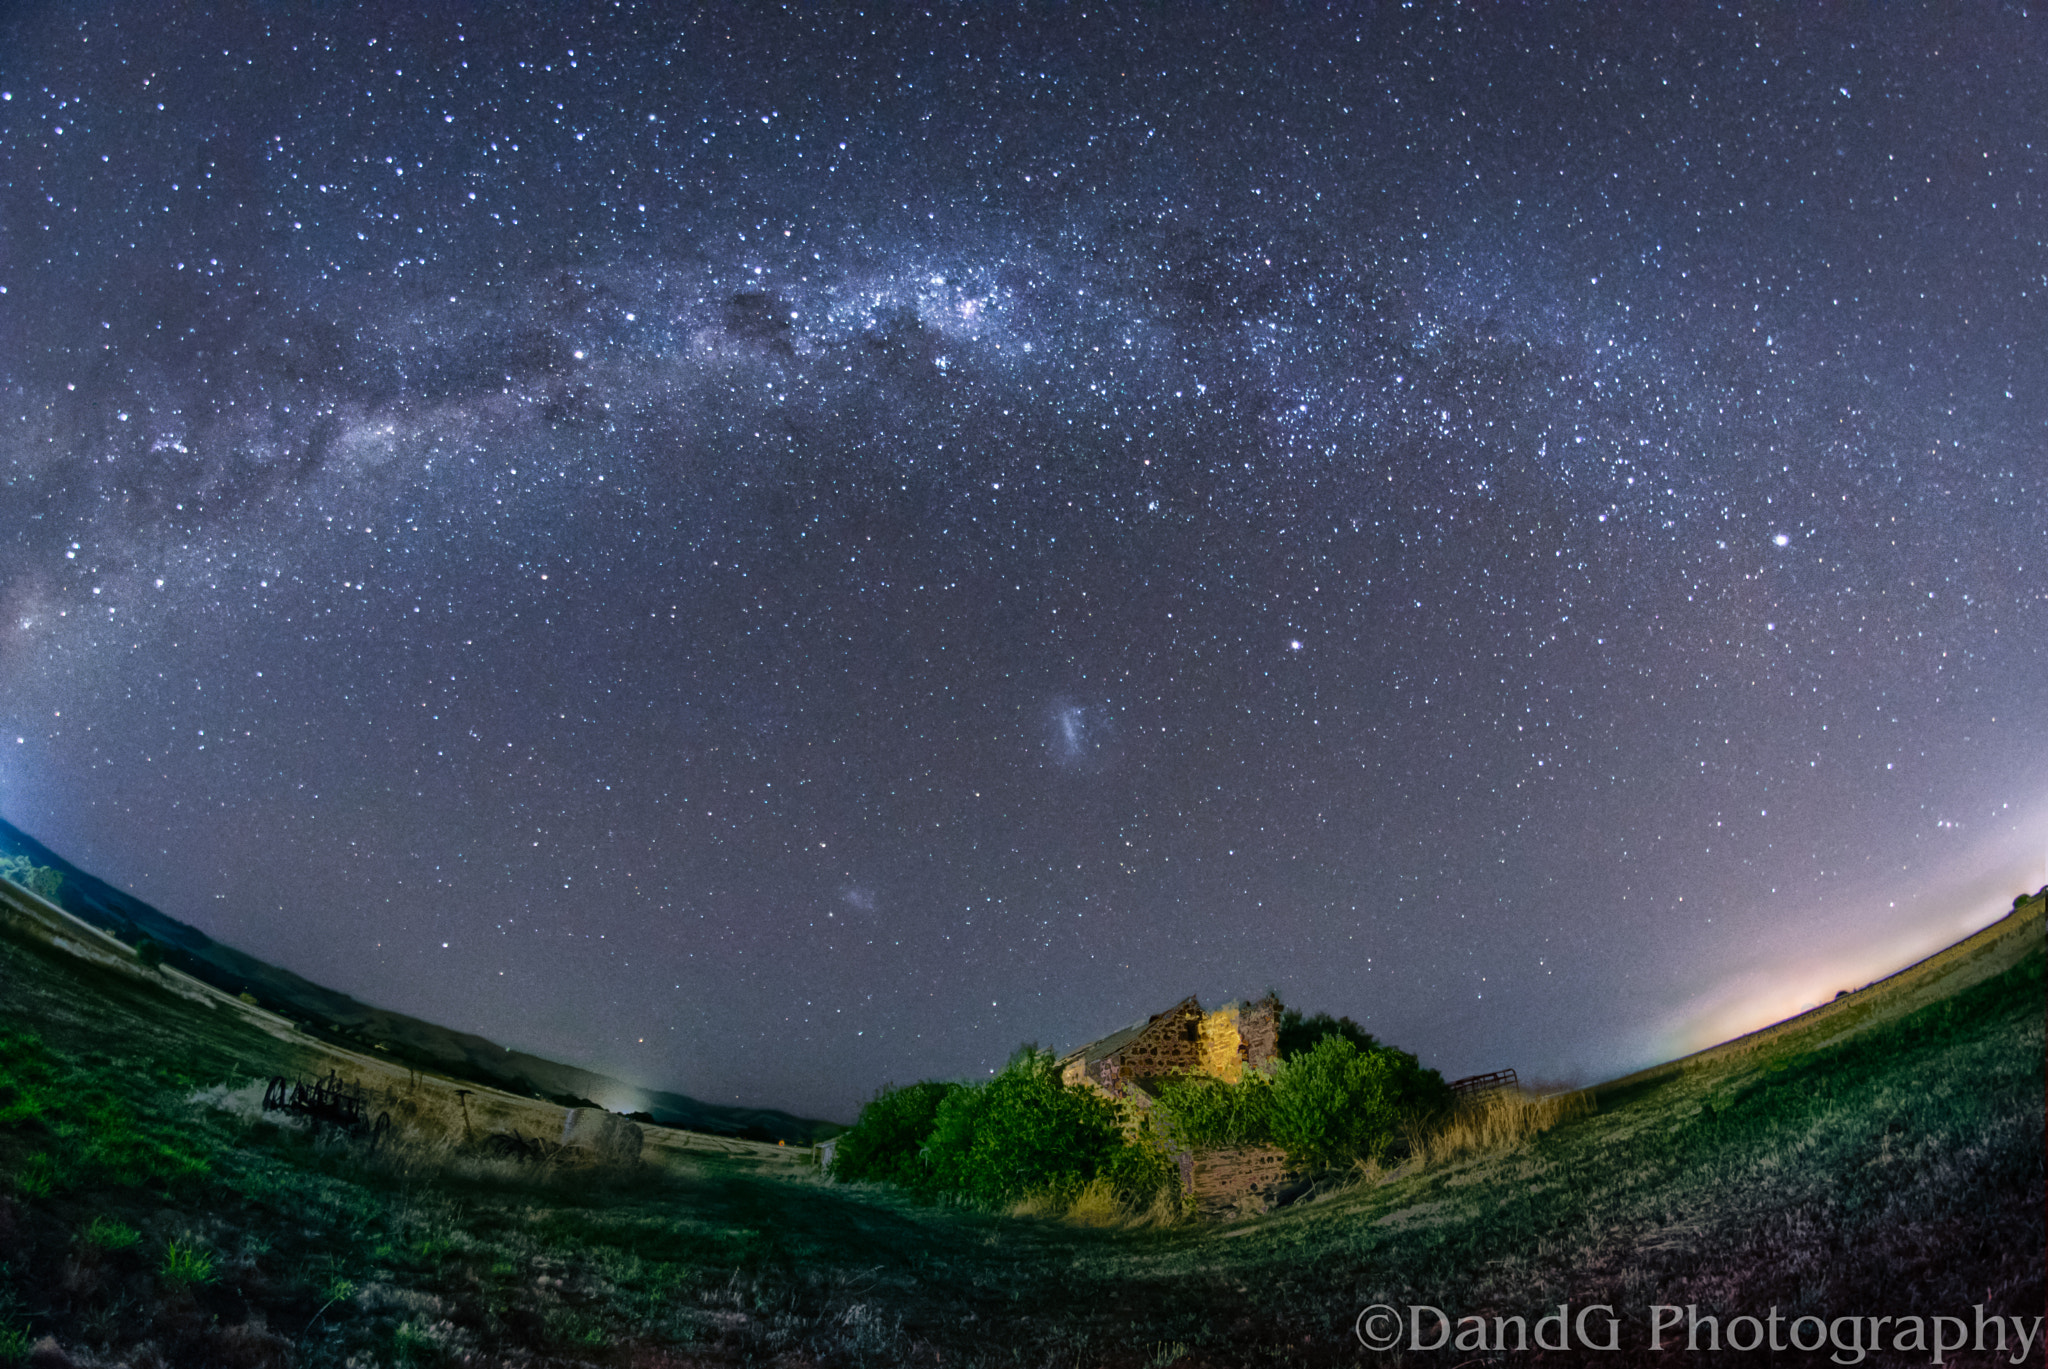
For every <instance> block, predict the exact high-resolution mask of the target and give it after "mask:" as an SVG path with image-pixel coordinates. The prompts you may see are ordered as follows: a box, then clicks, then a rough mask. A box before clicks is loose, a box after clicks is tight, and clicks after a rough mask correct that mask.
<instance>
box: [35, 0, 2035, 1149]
mask: <svg viewBox="0 0 2048 1369" xmlns="http://www.w3.org/2000/svg"><path fill="white" fill-rule="evenodd" d="M2043 34H2044V28H2043V21H2042V20H2041V19H2040V18H2039V17H2038V16H2035V15H2032V14H2030V13H2028V12H2027V11H2024V10H2020V9H1996V8H1992V7H1983V8H1978V9H1970V10H1959V11H1954V12H1951V13H1949V14H1947V15H1944V16H1931V15H1922V14H1917V13H1903V14H1901V13H1888V14H1886V15H1884V16H1882V18H1881V19H1876V18H1873V19H1871V20H1868V21H1865V20H1861V19H1855V18H1847V17H1842V16H1835V15H1819V14H1804V13H1802V14H1787V13H1781V12H1775V11H1769V10H1766V11H1762V12H1760V13H1759V14H1748V13H1744V12H1739V11H1732V10H1717V11H1712V12H1706V11H1702V12H1701V13H1699V14H1698V15H1692V16H1683V17H1681V18H1680V19H1679V20H1678V21H1676V22H1674V21H1673V19H1672V18H1671V17H1670V16H1668V15H1664V16H1659V15H1648V14H1641V13H1636V12H1633V11H1627V10H1597V11H1596V10H1584V9H1566V8H1563V7H1551V8H1538V9H1534V10H1528V11H1517V12H1514V13H1493V12H1489V11H1473V12H1466V11H1455V10H1446V11H1442V12H1436V13H1426V12H1423V11H1421V10H1417V9H1409V8H1399V7H1393V6H1383V7H1368V6H1357V7H1338V8H1337V9H1335V10H1317V11H1310V10H1307V9H1300V10H1294V9H1281V10H1276V11H1273V12H1271V13H1262V15H1261V16H1260V17H1258V18H1253V17H1251V16H1250V15H1248V14H1247V15H1234V14H1232V13H1229V12H1226V11H1223V10H1221V9H1220V8H1219V9H1217V10H1215V11H1213V12H1209V11H1197V12H1191V13H1185V14H1181V13H1175V12H1173V11H1172V10H1170V9H1163V10H1147V11H1143V12H1140V11H1138V10H1136V9H1135V8H1131V9H1124V8H1119V7H1099V8H1089V9H1086V10H1082V9H1076V8H1073V7H1063V8H1052V7H1034V6H1025V7H1023V8H1021V9H1016V10H1002V11H1000V12H998V11H997V10H994V9H990V8H986V7H980V6H957V5H934V6H932V7H930V8H929V9H926V8H923V7H919V6H910V7H895V6H888V7H880V8H877V9H875V10H872V11H870V12H866V13H854V12H852V11H841V10H838V9H834V8H830V7H828V8H825V9H822V10H817V11H812V10H804V9H790V10H777V11H773V12H757V11H756V9H755V8H754V7H737V6H735V7H725V8H721V7H707V8H703V9H699V10H696V11H693V12H691V13H690V14H687V15H685V14H681V13H678V12H673V11H671V10H669V9H667V8H665V7H645V8H639V7H633V6H610V7H604V8H591V9H588V10H585V11H582V12H569V11H556V10H541V9H532V10H516V9H505V10H502V11H496V12H490V11H485V12H475V13H468V14H465V15H462V16H459V17H458V16H456V15H455V14H453V13H452V12H451V13H450V14H446V15H444V14H441V13H438V12H437V13H432V14H428V15H426V16H421V15H417V14H411V13H402V12H400V11H397V10H395V9H389V8H385V7H376V6H373V7H365V8H361V9H358V10H356V11H353V12H346V13H344V12H337V11H332V10H327V9H279V8H276V7H241V6H234V5H227V6H220V7H216V8H212V9H208V10H197V9H195V10H189V11H177V12H171V13H163V12H155V11H151V12H145V11H143V10H141V9H138V8H136V7H132V6H125V5H105V6H100V7H78V6H44V7H32V8H29V9H26V10H24V11H17V12H16V14H15V17H14V18H13V19H12V20H10V21H8V23H7V25H6V28H5V30H4V32H0V97H4V98H0V287H4V291H5V293H4V294H0V480H4V485H0V728H4V729H5V731H4V742H5V745H4V747H0V751H4V754H0V810H4V811H5V813H6V815H7V816H8V817H9V818H10V819H12V820H13V821H15V822H17V823H19V824H21V825H22V826H23V827H25V828H27V829H28V830H30V831H32V832H34V833H35V834H36V835H37V836H38V837H40V838H41V839H42V840H44V841H46V842H48V843H49V844H51V845H52V846H54V847H56V848H57V849H59V850H61V851H63V852H65V853H66V854H67V855H68V856H70V857H71V858H72V859H74V860H76V861H78V862H79V863H80V864H83V865H85V866H87V867H88V868H92V869H94V870H96V871H97V872H99V873H100V874H102V875H103V876H105V877H107V878H108V879H110V880H113V881H114V882H116V883H119V884H122V885H124V886H126V887H128V888H130V889H132V890H134V891H135V892H136V893H138V894H140V895H141V896H143V897H145V898H148V899H150V900H151V901H152V902H155V903H156V904H158V905H159V906H160V907H162V908H163V909H164V910H165V911H167V912H169V913H171V914H172V915H173V916H177V917H181V918H184V919H186V920H188V921H190V922H192V923H194V924H195V925H197V926H199V927H201V928H202V929H203V930H205V931H207V932H209V933H210V934H212V935H214V936H216V937H218V938H221V939H223V940H226V941H228V942H230V943H232V944H234V945H237V946H239V947H241V948H243V949H245V950H247V951H249V952H251V953H252V954H256V955H258V956H261V957H263V958H265V959H268V960H271V961H273V962H275V963H278V964H281V965H284V966H286V967H288V968H291V969H293V970H296V971H298V972H300V973H302V974H305V975H307V976H308V977H310V978H313V979H315V980H318V981H320V982H323V983H327V984H330V985H332V986H333V987H336V988H339V989H343V990H346V991H348V992H350V993H353V994H356V995H357V996H358V997H361V998H364V999H366V1000H368V1001H371V1002H375V1003H378V1004H381V1005H385V1006H389V1007H393V1008H397V1009H400V1010H403V1011H408V1012H412V1013H416V1014H419V1015H422V1016H425V1017H429V1018H432V1019H434V1020H437V1021H441V1022H444V1023H446V1024H447V1025H449V1026H453V1027H457V1028H460V1029H464V1030H471V1031H477V1032H481V1033H484V1034H486V1035H489V1036H491V1037H493V1038H494V1039H497V1040H500V1041H503V1042H505V1043H507V1044H510V1045H515V1046H519V1047H522V1048H527V1049H532V1050H536V1051H539V1052H541V1053H543V1054H548V1055H551V1056H554V1057H556V1058H560V1059H564V1060H567V1061H570V1062H573V1063H578V1064H585V1065H590V1066H593V1067H596V1068H600V1069H605V1070H608V1071H611V1072H613V1073H616V1074H618V1075H620V1076H621V1077H622V1078H626V1079H629V1080H631V1081H633V1082H636V1083H640V1084H645V1085H648V1086H652V1087H663V1088H674V1089H677V1090H679V1091H682V1092H687V1093H692V1094H696V1095H698V1096H701V1097H704V1098H707V1099H711V1100H714V1101H733V1100H735V1099H740V1100H744V1101H746V1102H749V1103H758V1104H763V1105H772V1106H783V1107H788V1108H792V1109H794V1110H798V1111H804V1112H809V1113H812V1114H816V1115H829V1116H834V1117H840V1118H848V1117H850V1116H851V1114H852V1112H853V1110H854V1108H855V1107H856V1106H857V1104H858V1102H859V1101H860V1100H861V1099H862V1098H863V1097H865V1096H867V1095H868V1094H869V1093H871V1092H872V1091H873V1089H874V1088H875V1087H876V1086H877V1085H879V1084H881V1083H882V1082H884V1081H886V1080H895V1081H899V1082H903V1081H908V1080H910V1079H913V1078H921V1077H932V1076H940V1077H943V1076H957V1075H961V1074H971V1073H981V1072H984V1071H985V1070H986V1069H987V1068H989V1067H990V1066H991V1065H994V1064H997V1063H1000V1061H1001V1060H1002V1059H1003V1058H1004V1057H1005V1056H1007V1055H1008V1054H1009V1052H1010V1050H1011V1049H1012V1048H1013V1047H1014V1046H1015V1045H1016V1044H1017V1043H1018V1042H1019V1041H1021V1040H1026V1039H1031V1040H1036V1041H1039V1042H1041V1043H1043V1044H1045V1045H1048V1046H1053V1047H1062V1048H1063V1047H1065V1046H1068V1045H1072V1044H1077V1043H1078V1042H1080V1041H1083V1040H1086V1039H1089V1038H1091V1037H1093V1036H1097V1035H1100V1034H1102V1033H1103V1032H1105V1031H1108V1030H1109V1029H1111V1028H1113V1027H1116V1026H1119V1025H1121V1024H1123V1023H1124V1022H1127V1021H1129V1020H1131V1019H1133V1018H1135V1017H1140V1016H1143V1015H1146V1014H1148V1013H1151V1012H1154V1011H1157V1010H1159V1009H1160V1008H1162V1007H1165V1006H1167V1005H1168V1004H1170V1003H1172V1002H1173V1001H1176V1000H1177V999H1179V998H1180V997H1182V996H1184V995H1185V994H1187V993H1189V992H1199V993H1200V994H1201V995H1202V996H1203V999H1204V1002H1205V1003H1209V1002H1211V1001H1212V1000H1214V1001H1215V1002H1220V1001H1222V1000H1224V999H1226V998H1230V997H1234V996H1240V995H1245V994H1256V993H1259V992H1262V991H1264V990H1265V989H1267V988H1268V987H1271V988H1275V989H1277V990H1278V991H1279V992H1280V993H1281V995H1282V997H1283V998H1285V999H1286V1000H1287V1001H1288V1002H1290V1003H1294V1004H1298V1005H1300V1006H1303V1007H1305V1008H1308V1009H1311V1010H1313V1009H1317V1008H1327V1009H1329V1010H1331V1011H1334V1012H1340V1013H1348V1014H1349V1015H1351V1016H1353V1017H1355V1018H1358V1019H1359V1020H1360V1021H1363V1022H1365V1023H1366V1024H1367V1025H1368V1026H1369V1027H1370V1028H1371V1029H1372V1030H1374V1031H1376V1032H1378V1033H1379V1034H1381V1035H1382V1036H1383V1037H1385V1038H1386V1039H1388V1040H1391V1041H1393V1042H1395V1043H1397V1044H1400V1045H1402V1046H1404V1047H1406V1048H1409V1049H1412V1050H1415V1051H1417V1052H1418V1053H1420V1054H1421V1056H1422V1057H1423V1059H1424V1062H1425V1063H1427V1064H1433V1065H1437V1066H1439V1067H1441V1068H1442V1069H1444V1070H1445V1071H1446V1073H1447V1074H1449V1075H1457V1074H1463V1073H1470V1072H1474V1071H1479V1070H1487V1069H1493V1068H1499V1067H1503V1066H1514V1067H1516V1068H1518V1069H1519V1070H1520V1071H1521V1072H1522V1074H1523V1076H1524V1077H1525V1078H1529V1077H1532V1076H1550V1077H1580V1078H1585V1077H1591V1076H1594V1075H1599V1074H1603V1073H1608V1072H1614V1071H1618V1070H1621V1069H1625V1068H1629V1067H1632V1066H1635V1065H1640V1064H1644V1063H1648V1062H1650V1061H1651V1060H1653V1059H1658V1058H1663V1057H1665V1056H1668V1055H1669V1054H1671V1053H1673V1052H1675V1051H1677V1050H1679V1049H1683V1048H1686V1047H1687V1046H1690V1045H1697V1044H1703V1043H1704V1041H1705V1039H1707V1038H1708V1037H1710V1036H1712V1035H1713V1033H1714V1032H1716V1031H1719V1032H1720V1034H1722V1035H1725V1034H1727V1032H1728V1031H1732V1030H1735V1029H1738V1028H1739V1027H1743V1026H1750V1025H1757V1024H1758V1023H1759V1022H1760V1021H1762V1020H1767V1018H1768V1017H1770V1016H1776V1015H1782V1014H1783V1013H1784V1012H1789V1011H1792V1010H1795V1009H1796V1008H1798V1007H1800V1006H1803V1005H1804V1004H1805V1003H1809V1002H1814V1001H1819V1000H1820V999H1824V998H1826V997H1831V996H1832V994H1833V992H1834V991H1835V990H1836V989H1838V988H1852V987H1856V986H1857V985H1860V984H1862V983H1864V982H1867V981H1868V980H1869V979H1871V978H1874V977H1876V975H1878V974H1880V973H1883V972H1885V971H1887V970H1889V969H1891V968H1894V967H1896V966H1897V965H1898V964H1901V963H1903V962H1904V961H1905V960H1906V959H1910V958H1912V956H1913V955H1914V954H1916V953H1918V952H1922V951H1925V950H1931V949H1933V948H1934V947H1935V946H1937V945H1940V944H1944V943H1946V942H1947V941H1949V940H1952V939H1953V938H1954V937H1955V936H1956V935H1958V934H1959V933H1960V932H1961V931H1962V930H1966V929H1967V927H1969V926H1974V925H1978V924H1980V923H1981V922H1982V921H1984V920H1987V919H1988V918H1989V917H1990V916H1992V915H1994V914H1995V912H1996V911H1998V910H1999V909H2001V908H2002V907H2004V906H2007V905H2008V904H2009V902H2010V900H2011V898H2012V896H2013V895H2014V894H2015V893H2017V892H2019V891H2020V890H2021V889H2022V888H2023V887H2024V888H2027V889H2031V888H2033V887H2035V886H2037V885H2038V884H2039V883H2041V882H2042V880H2043V879H2044V878H2048V873H2044V869H2043V858H2044V853H2048V785H2044V777H2048V653H2044V650H2043V642H2044V640H2048V631H2044V629H2048V557H2044V555H2043V551H2042V544H2041V538H2040V532H2039V527H2040V523H2041V509H2042V508H2043V506H2044V499H2048V249H2044V240H2048V206H2044V195H2048V170H2044V167H2048V158H2044V145H2043V136H2044V131H2048V130H2044V125H2043V123H2042V120H2041V117H2040V113H2039V111H2041V110H2042V109H2048V78H2044V76H2043V74H2042V73H2043V72H2044V71H2048V63H2044V59H2048V43H2044V37H2043ZM1759 1013H1761V1014H1763V1016H1761V1017H1760V1016H1758V1014H1759ZM1703 1033H1704V1034H1705V1035H1703Z"/></svg>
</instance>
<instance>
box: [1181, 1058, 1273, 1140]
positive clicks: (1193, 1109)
mask: <svg viewBox="0 0 2048 1369" xmlns="http://www.w3.org/2000/svg"><path fill="white" fill-rule="evenodd" d="M1273 1082H1274V1081H1273V1076H1272V1075H1270V1074H1260V1073H1256V1072H1253V1073H1248V1074H1246V1075H1245V1076H1244V1078H1243V1079H1242V1080H1240V1081H1239V1082H1238V1083H1235V1084H1228V1083H1225V1082H1224V1081H1223V1080H1221V1079H1213V1078H1210V1077H1208V1076H1206V1075H1189V1076H1185V1077H1182V1078H1177V1079H1169V1080H1167V1081H1165V1082H1164V1083H1163V1084H1161V1085H1160V1088H1159V1105H1160V1107H1161V1108H1162V1109H1164V1111H1165V1116H1164V1117H1163V1118H1162V1119H1161V1120H1162V1121H1163V1122H1165V1124H1166V1128H1167V1130H1168V1131H1170V1132H1171V1133H1172V1137H1173V1140H1174V1141H1175V1142H1176V1143H1178V1144H1180V1145H1183V1146H1186V1147H1188V1148H1189V1149H1191V1150H1208V1149H1211V1148H1213V1147H1216V1146H1263V1145H1271V1144H1272V1142H1273Z"/></svg>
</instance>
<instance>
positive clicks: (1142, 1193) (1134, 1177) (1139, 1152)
mask: <svg viewBox="0 0 2048 1369" xmlns="http://www.w3.org/2000/svg"><path fill="white" fill-rule="evenodd" d="M1095 1182H1096V1183H1099V1184H1102V1185H1105V1186H1106V1187H1107V1188H1108V1190H1109V1193H1110V1196H1112V1197H1113V1198H1115V1200H1116V1201H1117V1202H1118V1203H1119V1204H1121V1205H1122V1206H1124V1207H1125V1208H1128V1209H1131V1210H1133V1211H1135V1210H1138V1209H1141V1208H1146V1207H1150V1206H1151V1205H1152V1204H1154V1203H1156V1202H1157V1201H1159V1199H1160V1198H1162V1197H1173V1196H1177V1195H1178V1194H1179V1192H1180V1166H1178V1165H1176V1164H1175V1163H1174V1162H1173V1161H1172V1160H1170V1159H1168V1158H1167V1157H1166V1153H1165V1152H1164V1151H1162V1150H1160V1148H1159V1147H1158V1146H1156V1145H1153V1144H1151V1143H1150V1142H1149V1141H1145V1140H1139V1141H1127V1142H1125V1143H1124V1144H1123V1145H1120V1146H1118V1147H1117V1148H1116V1149H1115V1150H1113V1151H1111V1152H1110V1153H1109V1158H1108V1159H1106V1160H1104V1161H1103V1162H1102V1165H1101V1168H1100V1169H1098V1170H1097V1171H1096V1175H1095Z"/></svg>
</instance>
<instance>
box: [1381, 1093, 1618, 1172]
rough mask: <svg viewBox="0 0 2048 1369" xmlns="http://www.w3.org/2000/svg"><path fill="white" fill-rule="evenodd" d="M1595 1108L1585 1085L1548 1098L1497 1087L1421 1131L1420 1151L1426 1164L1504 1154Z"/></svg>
mask: <svg viewBox="0 0 2048 1369" xmlns="http://www.w3.org/2000/svg"><path fill="white" fill-rule="evenodd" d="M1595 1111H1597V1109H1596V1108H1595V1106H1594V1103H1593V1095H1592V1094H1591V1093H1590V1092H1587V1091H1585V1090H1578V1091H1575V1092H1572V1093H1559V1094H1552V1095H1550V1096H1548V1097H1542V1098H1539V1097H1536V1096H1535V1095H1533V1094H1527V1093H1497V1094H1494V1095H1493V1096H1492V1097H1490V1098H1487V1099H1485V1100H1483V1101H1481V1102H1478V1103H1473V1104H1469V1105H1467V1106H1464V1107H1460V1108H1459V1109H1458V1110H1457V1111H1456V1112H1454V1113H1452V1114H1451V1117H1450V1120H1449V1121H1447V1122H1445V1123H1444V1124H1443V1125H1442V1126H1441V1127H1440V1128H1438V1129H1437V1130H1435V1131H1433V1132H1428V1133H1425V1134H1424V1135H1422V1136H1420V1137H1418V1138H1417V1139H1416V1141H1415V1145H1414V1155H1415V1158H1416V1159H1417V1160H1419V1161H1420V1162H1421V1165H1422V1167H1424V1168H1430V1167H1433V1166H1436V1165H1440V1164H1443V1163H1445V1162H1446V1161H1450V1160H1457V1159H1464V1158H1466V1157H1470V1156H1484V1155H1504V1154H1507V1153H1508V1152H1510V1151H1514V1150H1519V1149H1521V1148H1522V1147H1523V1146H1525V1145H1527V1144H1528V1143H1529V1142H1530V1141H1532V1140H1534V1139H1535V1138H1536V1137H1537V1136H1539V1135H1541V1134H1542V1133H1544V1132H1546V1131H1548V1130H1550V1129H1551V1128H1552V1127H1554V1126H1556V1125H1557V1124H1558V1123H1560V1122H1563V1121H1566V1120H1568V1119H1570V1118H1573V1117H1588V1116H1591V1115H1592V1114H1593V1113H1594V1112H1595Z"/></svg>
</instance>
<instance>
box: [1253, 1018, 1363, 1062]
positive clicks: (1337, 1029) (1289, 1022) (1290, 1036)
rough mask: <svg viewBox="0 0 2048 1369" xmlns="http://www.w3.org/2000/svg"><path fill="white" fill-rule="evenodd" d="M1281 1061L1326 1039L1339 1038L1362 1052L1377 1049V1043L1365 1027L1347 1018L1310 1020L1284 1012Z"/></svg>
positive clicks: (1281, 1030) (1280, 1024)
mask: <svg viewBox="0 0 2048 1369" xmlns="http://www.w3.org/2000/svg"><path fill="white" fill-rule="evenodd" d="M1278 1025H1279V1032H1278V1035H1279V1038H1280V1039H1279V1047H1280V1058H1281V1059H1283V1060H1288V1059H1292V1058H1293V1057H1295V1056H1297V1055H1300V1054H1302V1053H1303V1052H1304V1051H1308V1050H1311V1049H1313V1048H1314V1046H1315V1044H1316V1042H1318V1041H1320V1040H1322V1039H1323V1038H1324V1037H1326V1036H1341V1037H1343V1038H1344V1039H1345V1040H1346V1041H1349V1042H1350V1043H1351V1044H1352V1045H1354V1046H1356V1047H1358V1048H1359V1049H1360V1050H1362V1051H1369V1050H1374V1049H1377V1048H1378V1046H1379V1044H1380V1043H1379V1040H1378V1038H1376V1037H1375V1036H1373V1034H1372V1033H1371V1032H1369V1031H1367V1030H1366V1029H1365V1028H1363V1027H1361V1026H1359V1025H1358V1024H1357V1023H1356V1022H1353V1021H1352V1020H1351V1019H1350V1018H1348V1017H1332V1016H1330V1015H1329V1014H1328V1013H1326V1012H1319V1013H1317V1014H1316V1015H1315V1016H1313V1017H1303V1016H1302V1015H1301V1013H1299V1012H1298V1011H1296V1010H1295V1009H1293V1008H1287V1009H1284V1010H1283V1011H1282V1012H1281V1014H1280V1021H1279V1024H1278Z"/></svg>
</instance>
